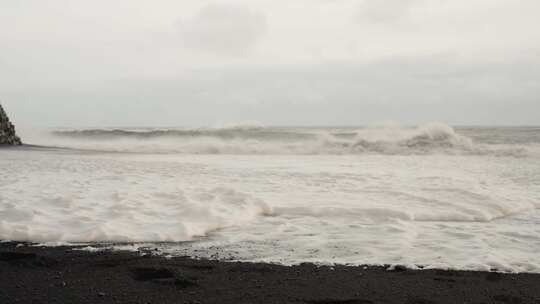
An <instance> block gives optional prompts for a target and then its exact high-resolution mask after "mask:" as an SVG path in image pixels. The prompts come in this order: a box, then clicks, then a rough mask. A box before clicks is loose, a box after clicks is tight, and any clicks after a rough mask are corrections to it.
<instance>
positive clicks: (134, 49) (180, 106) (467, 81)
mask: <svg viewBox="0 0 540 304" xmlns="http://www.w3.org/2000/svg"><path fill="white" fill-rule="evenodd" d="M539 29H540V1H538V0H287V1H285V0H283V1H281V0H227V1H225V0H221V1H204V0H196V1H195V0H194V1H188V0H184V1H176V0H175V1H173V0H159V1H158V0H152V1H150V0H114V1H110V0H107V1H105V0H93V1H84V0H19V1H12V0H0V100H1V101H2V102H3V104H4V106H5V107H6V110H8V111H9V113H10V115H11V116H12V120H14V121H15V122H16V123H17V124H18V125H21V124H22V125H23V126H30V125H33V126H215V125H220V124H227V123H239V122H243V121H257V122H260V123H261V124H263V125H363V124H370V123H377V122H380V121H388V120H392V121H396V122H400V123H403V124H416V123H423V122H429V121H441V122H446V123H449V124H485V125H493V124H499V125H500V124H504V125H508V124H518V125H524V124H534V125H538V124H540V97H539V93H540V69H539V68H540V30H539Z"/></svg>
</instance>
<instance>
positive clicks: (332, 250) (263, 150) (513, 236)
mask: <svg viewBox="0 0 540 304" xmlns="http://www.w3.org/2000/svg"><path fill="white" fill-rule="evenodd" d="M20 135H21V137H22V138H23V140H24V141H25V142H26V143H27V144H31V145H29V146H25V147H21V148H6V149H0V240H14V241H31V242H37V243H43V244H46V245H50V246H53V245H58V244H66V243H70V244H73V243H77V244H86V245H88V247H87V249H88V250H98V249H96V248H103V246H104V245H105V247H115V248H121V249H136V248H140V247H149V248H157V252H160V253H162V254H164V255H172V256H175V255H189V256H194V257H204V258H216V259H222V260H237V261H263V262H271V263H280V264H286V265H290V264H298V263H302V262H314V263H321V264H334V263H339V264H351V265H361V264H374V265H381V264H388V265H396V264H400V265H406V266H408V267H412V268H417V267H422V268H443V269H446V268H449V269H464V270H497V271H508V272H540V255H539V254H538V252H539V251H540V212H539V208H540V127H451V126H448V125H445V124H442V123H431V124H425V125H421V126H415V127H403V126H398V125H391V124H390V125H388V124H387V125H381V126H373V127H263V126H258V125H238V126H226V127H219V128H95V129H66V128H61V129H54V130H46V131H40V132H36V131H26V132H22V134H20ZM86 245H85V246H86ZM98 245H99V246H98Z"/></svg>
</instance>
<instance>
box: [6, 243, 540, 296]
mask: <svg viewBox="0 0 540 304" xmlns="http://www.w3.org/2000/svg"><path fill="white" fill-rule="evenodd" d="M538 286H540V275H538V274H500V273H487V272H467V271H443V270H422V271H416V270H407V269H403V268H400V267H397V269H396V270H394V271H388V270H386V268H384V267H362V266H361V267H350V266H336V267H318V266H315V265H312V264H303V265H299V266H294V267H286V266H278V265H269V264H253V263H228V262H218V261H206V260H194V259H191V258H188V257H178V258H172V259H166V258H163V257H157V256H152V255H146V256H143V255H141V254H140V253H133V252H110V251H107V252H95V253H90V252H85V251H78V250H73V248H70V247H55V248H45V247H30V246H19V247H17V243H0V303H2V304H10V303H220V304H223V303H235V304H238V303H307V304H339V303H341V304H355V303H358V304H359V303H362V304H369V303H407V304H439V303H440V304H442V303H452V304H455V303H471V304H472V303H475V304H481V303H504V304H521V303H540V288H538Z"/></svg>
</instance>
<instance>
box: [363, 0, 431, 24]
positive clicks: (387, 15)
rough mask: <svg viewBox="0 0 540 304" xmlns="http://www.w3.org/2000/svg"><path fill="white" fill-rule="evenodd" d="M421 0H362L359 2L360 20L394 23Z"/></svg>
mask: <svg viewBox="0 0 540 304" xmlns="http://www.w3.org/2000/svg"><path fill="white" fill-rule="evenodd" d="M422 1H423V0H364V1H362V3H361V4H360V9H359V13H358V18H359V20H360V22H366V23H375V24H394V23H398V22H400V21H403V20H404V19H406V18H407V17H408V15H409V14H410V12H411V10H412V8H413V7H414V6H415V5H417V4H419V3H420V2H422Z"/></svg>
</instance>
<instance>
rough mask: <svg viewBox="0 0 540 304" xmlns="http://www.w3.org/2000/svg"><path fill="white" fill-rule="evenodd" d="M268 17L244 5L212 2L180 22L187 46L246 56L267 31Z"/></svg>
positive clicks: (198, 49)
mask: <svg viewBox="0 0 540 304" xmlns="http://www.w3.org/2000/svg"><path fill="white" fill-rule="evenodd" d="M266 26H267V24H266V16H265V15H264V14H262V13H261V12H259V11H256V10H253V9H250V8H248V7H245V6H240V5H226V4H208V5H206V6H204V7H203V8H202V9H200V10H199V12H198V13H197V14H196V15H195V16H193V17H192V18H190V19H187V20H181V21H180V22H178V27H179V31H180V34H181V37H182V42H183V45H184V46H185V47H187V48H190V49H194V50H197V51H205V52H210V53H217V54H224V55H243V54H246V53H247V52H249V51H250V50H251V49H253V48H254V47H255V46H256V45H257V43H258V42H259V41H260V40H261V38H262V37H263V36H264V34H265V33H266Z"/></svg>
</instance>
